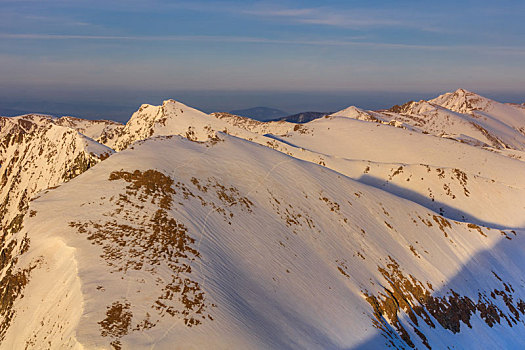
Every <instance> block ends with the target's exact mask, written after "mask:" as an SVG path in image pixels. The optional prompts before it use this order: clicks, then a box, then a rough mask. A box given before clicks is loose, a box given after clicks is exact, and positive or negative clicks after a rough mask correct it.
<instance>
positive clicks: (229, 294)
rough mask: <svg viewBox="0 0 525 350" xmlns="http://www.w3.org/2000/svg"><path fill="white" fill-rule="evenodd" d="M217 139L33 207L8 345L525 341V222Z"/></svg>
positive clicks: (155, 153) (135, 157)
mask: <svg viewBox="0 0 525 350" xmlns="http://www.w3.org/2000/svg"><path fill="white" fill-rule="evenodd" d="M219 138H220V141H215V142H191V141H189V140H187V139H184V138H181V137H161V138H152V139H150V140H147V141H144V142H139V143H136V144H135V145H134V146H133V149H131V148H130V149H128V150H125V151H123V152H120V153H119V154H116V155H114V156H112V157H110V158H109V159H108V160H107V161H105V162H103V163H101V164H100V165H98V166H97V167H94V168H93V169H91V170H90V171H89V172H87V173H85V174H84V175H83V176H81V177H78V178H76V179H74V180H73V181H70V182H68V183H67V184H64V185H62V186H60V187H59V188H57V189H55V190H53V191H50V192H49V193H47V194H45V195H43V196H42V197H40V198H39V199H37V200H35V201H34V202H32V204H31V207H30V210H32V211H34V215H32V216H30V217H27V218H26V220H25V221H24V225H23V226H24V228H23V230H21V231H20V232H19V233H18V234H17V236H16V237H15V238H16V239H17V242H20V241H23V239H24V238H25V239H26V240H27V241H28V243H27V246H26V247H25V248H23V249H20V252H19V253H18V255H17V257H18V261H17V263H16V268H13V271H26V272H25V275H24V276H25V277H24V279H23V283H19V287H18V288H19V290H20V293H23V294H24V298H19V297H16V296H15V297H13V300H14V301H13V302H12V303H11V304H10V306H9V307H8V308H6V309H5V311H4V313H2V316H4V315H5V314H9V315H10V321H9V327H7V328H4V331H3V333H2V334H3V343H2V346H3V347H6V348H8V347H11V348H17V347H20V346H28V348H39V347H41V346H43V345H44V344H45V345H46V346H47V345H49V346H51V347H53V346H58V345H59V344H68V346H70V347H75V346H76V347H79V348H80V347H83V348H100V347H106V348H107V347H113V348H117V349H118V348H128V347H133V348H151V347H155V348H160V349H162V348H165V349H169V348H172V347H173V344H176V345H177V346H180V347H182V348H187V347H195V348H261V349H267V348H275V349H292V348H309V349H327V348H328V349H331V348H333V349H336V348H353V347H359V346H361V347H363V348H378V347H386V346H387V345H389V346H390V347H394V348H398V349H404V348H410V347H417V348H425V347H427V348H446V347H447V346H449V347H451V346H454V347H456V348H464V347H487V346H488V347H494V346H500V347H521V346H524V343H523V339H524V337H523V335H524V334H525V325H524V317H525V316H524V312H525V302H524V300H525V293H524V292H523V288H520V286H521V284H522V281H521V279H522V268H521V261H523V259H524V258H525V256H524V252H525V250H524V249H523V248H524V241H523V234H524V233H525V232H524V231H523V230H495V229H490V228H487V227H482V226H479V225H476V224H472V223H460V222H455V221H453V220H449V219H447V218H446V217H442V216H440V215H438V214H436V213H434V212H432V211H429V210H428V209H426V208H423V207H421V206H419V205H416V204H414V203H411V202H409V201H406V200H402V199H399V198H397V197H395V196H392V195H390V194H388V193H386V192H384V191H380V190H377V189H374V188H372V187H369V186H366V185H363V184H360V183H359V182H356V181H353V180H351V179H349V178H347V177H345V176H342V175H341V174H338V173H336V172H333V171H331V170H328V169H326V168H324V167H321V166H318V165H315V164H311V163H308V162H303V161H299V160H297V159H294V158H293V157H289V156H286V155H284V154H282V153H280V152H276V151H274V150H271V149H269V148H267V147H261V146H260V145H256V144H253V143H251V142H247V141H245V140H242V139H237V138H234V137H231V136H228V135H224V134H221V135H219ZM232 155H234V156H232ZM65 208H67V210H64V209H65ZM58 211H60V212H63V215H60V216H57V215H53V213H55V212H58ZM73 251H74V252H75V253H74V254H72V253H71V252H73ZM63 256H66V257H68V259H65V258H63ZM69 259H70V260H69ZM57 285H59V286H66V287H67V288H65V289H62V288H59V289H58V290H57V288H56V286H57ZM44 295H46V298H45V302H43V303H42V302H41V300H42V297H43V296H44ZM35 303H39V305H40V306H39V308H38V309H37V310H35V309H32V308H31V305H34V304H35ZM349 329H351V330H352V331H349Z"/></svg>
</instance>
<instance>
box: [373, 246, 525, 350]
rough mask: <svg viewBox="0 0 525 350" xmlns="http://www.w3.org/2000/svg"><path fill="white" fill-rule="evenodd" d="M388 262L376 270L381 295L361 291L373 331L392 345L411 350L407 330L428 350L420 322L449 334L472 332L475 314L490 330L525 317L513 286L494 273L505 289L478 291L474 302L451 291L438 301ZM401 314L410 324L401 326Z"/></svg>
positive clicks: (523, 304) (424, 286)
mask: <svg viewBox="0 0 525 350" xmlns="http://www.w3.org/2000/svg"><path fill="white" fill-rule="evenodd" d="M388 258H389V261H388V262H387V264H386V266H385V267H382V266H378V271H379V272H380V273H381V275H382V276H383V278H384V279H385V281H386V282H387V286H386V287H383V289H384V290H383V292H379V293H377V295H373V294H372V293H369V292H368V291H363V295H364V297H365V299H366V301H367V302H368V303H369V304H370V306H371V307H372V314H373V317H372V320H373V324H374V327H376V328H378V329H380V330H382V332H383V334H384V335H385V337H386V338H387V339H390V340H391V341H392V342H391V344H394V342H393V340H394V339H397V338H398V337H400V338H401V339H402V340H403V341H404V342H405V343H406V345H407V346H409V347H411V348H414V347H415V344H414V341H413V339H412V338H411V337H410V333H409V331H408V330H407V329H410V328H412V330H413V331H414V333H415V334H416V335H417V336H418V337H419V339H420V340H421V342H422V343H423V344H424V345H425V346H426V347H427V348H429V349H430V348H431V346H430V344H429V342H428V339H427V338H426V337H425V335H424V334H423V333H422V332H421V330H420V329H419V324H420V322H424V323H426V324H427V325H428V326H429V327H431V328H436V327H437V326H438V325H439V326H441V327H442V328H444V329H447V330H449V331H451V332H452V333H458V332H460V330H461V324H462V323H463V324H464V325H466V326H467V327H469V328H471V324H470V320H471V318H472V316H473V315H475V314H478V315H479V317H480V318H481V319H482V320H483V321H484V322H485V323H486V324H487V325H488V326H489V327H493V326H494V325H495V324H500V323H501V322H505V323H507V324H508V325H509V326H511V327H512V326H513V325H516V324H517V323H518V322H520V320H521V317H522V315H524V312H525V302H524V301H523V300H521V299H518V300H514V298H513V296H512V294H513V293H514V289H513V288H512V286H511V285H510V284H508V283H504V282H503V281H502V280H501V279H500V278H499V277H498V276H497V275H496V274H495V273H494V275H495V276H496V277H497V279H498V280H499V282H500V283H502V284H503V287H504V288H503V289H501V290H500V289H494V290H492V291H489V292H482V291H480V292H478V298H477V301H476V300H475V299H471V298H469V297H467V296H462V295H460V294H459V293H457V292H455V291H454V290H452V289H450V290H449V291H448V292H447V293H446V294H445V295H444V296H442V297H438V296H433V295H432V292H433V288H432V285H431V284H430V283H428V282H427V283H426V284H424V283H422V282H420V281H419V280H417V279H416V278H415V277H414V276H413V275H411V274H408V275H406V274H405V273H404V272H403V271H402V270H401V267H400V266H399V264H398V263H397V261H396V260H394V259H393V258H392V257H391V256H389V257H388ZM498 298H500V299H501V300H503V302H504V303H505V305H506V306H507V310H502V309H500V308H498V307H497V306H496V305H495V303H494V301H496V300H497V299H498ZM401 314H405V315H407V316H408V320H409V321H405V322H401V320H400V316H401ZM393 330H395V333H394V331H393ZM394 347H395V345H394Z"/></svg>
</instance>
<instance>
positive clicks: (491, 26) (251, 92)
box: [0, 0, 525, 120]
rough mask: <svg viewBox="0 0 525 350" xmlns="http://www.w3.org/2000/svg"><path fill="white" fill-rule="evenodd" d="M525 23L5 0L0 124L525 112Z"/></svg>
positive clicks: (464, 10) (362, 10)
mask: <svg viewBox="0 0 525 350" xmlns="http://www.w3.org/2000/svg"><path fill="white" fill-rule="evenodd" d="M523 18H525V1H521V0H515V1H508V0H501V1H484V0H481V1H469V0H467V1H457V0H456V1H449V0H445V1H396V2H393V1H384V0H382V1H379V0H370V1H348V0H346V1H323V2H319V1H317V2H316V1H309V0H306V1H304V0H303V1H286V0H285V1H279V2H270V1H227V2H223V1H198V0H197V1H164V0H152V1H135V0H126V1H120V0H116V1H99V0H91V1H84V0H77V1H66V0H63V1H60V0H49V1H25V0H15V1H5V0H0V114H16V112H17V111H21V112H27V111H34V112H47V113H62V114H74V115H80V116H84V117H90V116H91V117H104V116H105V117H106V118H112V117H113V118H114V119H119V120H124V119H125V118H126V115H127V114H128V113H129V114H131V112H132V111H133V110H135V109H136V108H137V107H138V106H139V105H140V104H141V103H159V102H161V101H162V100H163V99H166V98H175V99H178V100H180V101H182V102H186V103H188V104H191V105H193V106H195V107H197V108H200V109H203V110H206V111H213V110H230V109H239V108H247V107H254V106H257V105H264V106H268V107H275V108H280V109H283V110H286V111H289V112H290V113H295V112H298V111H302V110H312V109H314V110H315V109H316V110H322V111H329V110H333V109H336V108H339V107H344V106H346V105H351V104H355V105H359V106H361V107H364V108H382V107H386V106H384V104H386V103H388V104H392V103H400V102H404V99H416V98H424V97H432V96H434V95H435V94H437V93H441V92H444V91H449V90H455V89H457V88H458V87H463V88H466V89H469V90H473V91H476V92H480V93H484V94H486V95H489V96H492V97H499V98H500V99H503V100H504V102H506V101H508V102H525V64H524V62H525V21H523ZM316 96H317V98H316ZM521 96H523V98H521ZM397 98H400V99H401V100H395V101H394V99H397ZM301 101H304V108H301V103H302V102H301ZM391 102H392V103H391Z"/></svg>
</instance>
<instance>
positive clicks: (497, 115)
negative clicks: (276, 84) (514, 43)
mask: <svg viewBox="0 0 525 350" xmlns="http://www.w3.org/2000/svg"><path fill="white" fill-rule="evenodd" d="M332 115H333V116H341V117H348V118H354V119H359V120H366V121H375V122H378V123H384V124H390V125H394V126H397V127H404V128H408V129H411V130H417V131H419V132H423V133H428V134H431V135H435V136H439V137H446V138H451V139H455V140H457V141H460V142H465V143H469V144H472V145H475V146H480V147H485V146H489V147H492V148H495V149H503V150H505V151H507V152H506V153H507V154H509V155H515V156H522V155H516V154H515V153H514V152H513V151H514V150H517V151H522V152H523V151H525V109H523V108H521V107H519V106H517V105H513V104H504V103H499V102H496V101H493V100H491V99H488V98H485V97H482V96H479V95H477V94H475V93H472V92H469V91H466V90H464V89H458V90H457V91H455V92H453V93H446V94H443V95H441V96H439V97H437V98H435V99H432V100H429V101H424V100H422V101H419V102H414V101H411V102H407V103H405V104H403V105H397V106H394V107H392V108H390V109H389V110H381V111H364V110H360V109H358V108H356V107H353V106H352V107H349V108H347V109H344V110H342V111H339V112H336V113H334V114H332ZM509 151H510V152H509Z"/></svg>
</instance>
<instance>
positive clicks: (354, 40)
mask: <svg viewBox="0 0 525 350" xmlns="http://www.w3.org/2000/svg"><path fill="white" fill-rule="evenodd" d="M0 39H9V40H94V41H158V42H162V41H166V42H169V41H173V42H177V41H180V42H221V43H241V44H242V43H245V44H275V45H304V46H341V47H345V46H346V47H363V48H379V49H381V48H383V49H404V50H426V51H479V52H483V53H484V54H496V55H497V54H517V55H525V48H523V47H519V46H480V45H420V44H405V43H387V42H374V41H363V40H362V39H363V37H358V36H356V37H351V38H348V39H347V40H328V39H327V40H309V39H272V38H262V37H249V36H214V35H168V36H119V35H70V34H40V33H26V34H11V33H0Z"/></svg>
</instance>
